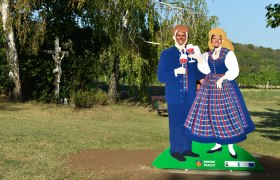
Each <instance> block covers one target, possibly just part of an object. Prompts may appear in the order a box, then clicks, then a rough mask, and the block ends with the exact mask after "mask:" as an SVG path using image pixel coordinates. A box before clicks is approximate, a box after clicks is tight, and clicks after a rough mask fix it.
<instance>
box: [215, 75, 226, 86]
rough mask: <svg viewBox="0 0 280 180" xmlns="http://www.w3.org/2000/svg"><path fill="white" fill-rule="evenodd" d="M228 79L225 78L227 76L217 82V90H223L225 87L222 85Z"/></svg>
mask: <svg viewBox="0 0 280 180" xmlns="http://www.w3.org/2000/svg"><path fill="white" fill-rule="evenodd" d="M225 79H226V78H225V76H222V77H221V78H220V79H219V80H218V81H217V83H216V84H217V88H218V89H222V87H223V85H222V83H223V81H224V80H225Z"/></svg>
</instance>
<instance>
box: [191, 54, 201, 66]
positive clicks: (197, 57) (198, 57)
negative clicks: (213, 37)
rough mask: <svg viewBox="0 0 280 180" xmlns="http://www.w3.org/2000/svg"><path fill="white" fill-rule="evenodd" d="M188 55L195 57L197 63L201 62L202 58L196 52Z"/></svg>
mask: <svg viewBox="0 0 280 180" xmlns="http://www.w3.org/2000/svg"><path fill="white" fill-rule="evenodd" d="M188 57H190V58H193V59H196V60H197V62H198V63H199V64H201V63H203V62H204V61H203V59H202V58H201V57H200V56H199V55H198V54H189V55H188Z"/></svg>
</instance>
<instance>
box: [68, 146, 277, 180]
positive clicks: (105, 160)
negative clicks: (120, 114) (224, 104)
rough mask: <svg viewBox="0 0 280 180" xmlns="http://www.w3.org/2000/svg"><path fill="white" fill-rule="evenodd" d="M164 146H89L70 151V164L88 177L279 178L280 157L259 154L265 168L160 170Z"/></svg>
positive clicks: (170, 178)
mask: <svg viewBox="0 0 280 180" xmlns="http://www.w3.org/2000/svg"><path fill="white" fill-rule="evenodd" d="M160 152H161V150H121V151H120V150H88V151H83V152H80V153H78V154H71V155H69V159H68V161H67V166H69V167H70V169H71V171H73V173H79V174H83V178H85V179H156V180H157V179H158V180H173V179H174V180H176V179H179V180H183V179H195V180H197V179H207V180H209V179H230V180H231V179H232V180H235V179H241V180H243V179H244V180H245V179H252V180H258V179H262V180H264V179H265V180H270V179H271V180H276V179H278V178H279V177H280V159H277V158H274V157H270V156H262V155H255V157H256V158H257V159H258V160H259V161H260V162H261V164H262V165H263V166H264V172H240V173H239V172H217V171H215V172H213V171H211V172H210V171H182V170H180V171H178V170H159V169H155V168H152V167H150V166H151V164H152V162H153V160H154V159H155V158H156V157H157V156H158V155H159V153H160Z"/></svg>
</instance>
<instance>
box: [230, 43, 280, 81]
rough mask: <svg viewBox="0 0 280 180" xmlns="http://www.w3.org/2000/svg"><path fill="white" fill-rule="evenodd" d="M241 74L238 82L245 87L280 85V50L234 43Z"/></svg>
mask: <svg viewBox="0 0 280 180" xmlns="http://www.w3.org/2000/svg"><path fill="white" fill-rule="evenodd" d="M234 47H235V54H236V56H237V60H238V64H239V68H240V74H239V76H238V77H237V81H238V82H239V83H240V84H241V85H244V86H255V85H266V84H267V82H269V84H270V85H274V86H276V85H279V84H280V81H279V78H280V76H279V71H280V61H279V57H280V56H279V55H280V54H279V52H280V50H273V49H271V48H264V47H256V46H254V45H252V44H249V45H242V44H238V43H234Z"/></svg>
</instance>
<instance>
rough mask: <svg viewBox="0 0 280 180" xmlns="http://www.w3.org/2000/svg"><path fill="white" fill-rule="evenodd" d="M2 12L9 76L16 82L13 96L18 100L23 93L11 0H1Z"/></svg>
mask: <svg viewBox="0 0 280 180" xmlns="http://www.w3.org/2000/svg"><path fill="white" fill-rule="evenodd" d="M0 2H1V5H0V6H1V7H0V8H1V13H2V21H3V30H4V34H5V37H6V42H7V61H8V63H9V66H10V72H9V76H10V78H11V79H12V80H13V82H14V87H13V90H12V94H11V98H12V99H14V100H16V101H18V100H22V94H21V81H20V74H19V62H18V55H17V49H16V45H15V38H14V30H13V23H12V21H13V19H12V16H11V12H10V4H9V0H1V1H0Z"/></svg>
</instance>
